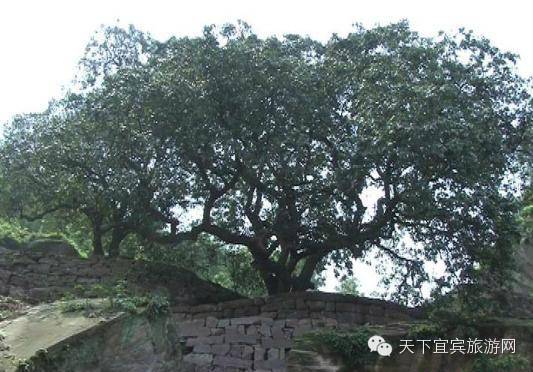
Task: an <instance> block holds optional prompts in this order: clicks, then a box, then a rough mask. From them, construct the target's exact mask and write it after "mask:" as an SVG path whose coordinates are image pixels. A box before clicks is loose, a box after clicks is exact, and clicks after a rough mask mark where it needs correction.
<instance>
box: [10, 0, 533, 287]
mask: <svg viewBox="0 0 533 372" xmlns="http://www.w3.org/2000/svg"><path fill="white" fill-rule="evenodd" d="M531 14H533V3H530V2H529V1H525V0H524V1H516V0H507V1H491V0H485V1H478V0H470V1H467V0H461V1H457V0H448V1H438V2H437V1H428V0H425V1H419V0H404V1H400V0H389V1H385V0H373V1H355V0H353V1H341V0H328V1H313V0H308V1H290V0H283V1H279V0H270V1H252V0H248V1H240V0H239V1H231V0H226V1H205V0H193V1H162V0H151V1H135V0H129V1H122V0H116V1H113V0H106V1H102V0H92V1H76V0H70V1H45V0H40V1H25V0H16V1H15V0H11V1H9V0H4V1H1V2H0V127H1V126H2V123H5V122H6V121H8V120H9V119H10V118H11V117H12V116H13V115H15V114H17V113H25V112H34V111H41V110H43V109H45V108H46V106H47V103H48V101H49V100H50V99H52V98H54V97H59V96H60V95H61V92H62V91H63V90H64V87H65V86H68V85H69V83H70V82H71V81H72V79H73V78H74V74H75V72H76V64H77V62H78V61H79V59H80V58H81V57H82V55H83V51H84V47H85V45H86V44H87V42H88V41H89V39H90V37H91V35H92V34H93V32H94V31H96V30H97V29H98V28H99V27H100V25H102V24H116V23H117V22H118V24H120V25H123V26H127V25H128V24H134V25H135V26H136V27H137V28H140V29H141V30H143V31H147V32H149V33H150V34H151V35H152V36H154V37H155V38H157V39H166V38H168V37H170V36H172V35H175V36H194V35H198V34H200V33H201V31H202V28H203V27H204V26H205V25H208V24H217V25H220V24H224V23H227V22H235V21H236V20H239V19H241V20H244V21H246V22H247V23H249V24H250V25H251V26H252V28H253V29H254V31H255V32H256V33H257V34H259V35H260V36H263V37H264V36H269V35H273V34H275V35H278V36H281V35H283V34H286V33H297V34H302V35H308V36H311V37H313V38H316V39H319V40H327V39H328V38H329V37H330V36H331V34H332V33H338V34H341V35H344V34H347V33H348V32H350V30H352V29H353V26H352V25H353V24H354V23H361V24H363V25H364V26H366V27H371V26H374V25H376V24H381V25H385V24H388V23H391V22H396V21H399V20H402V19H407V20H408V21H409V22H410V24H411V27H412V28H413V29H414V30H416V31H418V32H420V33H421V34H422V35H424V36H434V35H436V34H437V33H438V31H440V30H443V31H446V32H455V31H456V30H457V29H458V28H459V27H464V28H466V29H472V30H473V31H474V32H475V33H477V34H479V35H483V36H486V37H488V38H489V39H490V40H491V41H492V42H493V43H494V45H496V46H497V47H499V48H500V49H503V50H506V51H512V52H514V53H518V54H519V55H520V56H521V59H520V60H519V63H518V71H519V72H520V73H521V74H522V75H523V76H526V77H527V76H533V43H532V42H531V38H532V37H533V32H532V31H533V26H532V23H531ZM356 270H357V271H358V272H359V273H361V274H362V277H363V280H362V281H361V287H362V291H363V293H364V294H367V295H368V294H370V293H371V292H372V291H373V290H374V289H375V288H376V284H377V276H376V274H375V273H374V271H373V270H372V268H370V267H368V266H366V265H362V264H358V265H357V266H356ZM358 276H359V275H358ZM336 284H337V282H336V280H335V279H334V278H333V277H332V276H331V275H328V281H327V283H326V287H325V289H327V290H333V289H334V287H335V285H336Z"/></svg>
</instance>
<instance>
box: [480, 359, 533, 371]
mask: <svg viewBox="0 0 533 372" xmlns="http://www.w3.org/2000/svg"><path fill="white" fill-rule="evenodd" d="M529 366H530V362H529V360H528V359H527V358H526V357H524V356H521V355H502V356H488V355H481V356H478V357H477V358H476V359H475V360H474V363H473V365H472V368H471V370H470V371H471V372H501V371H509V372H526V371H530V369H529Z"/></svg>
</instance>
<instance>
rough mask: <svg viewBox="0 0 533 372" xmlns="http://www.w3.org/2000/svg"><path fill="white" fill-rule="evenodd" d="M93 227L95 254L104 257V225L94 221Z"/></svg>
mask: <svg viewBox="0 0 533 372" xmlns="http://www.w3.org/2000/svg"><path fill="white" fill-rule="evenodd" d="M92 225H93V254H94V255H95V256H103V255H104V248H103V246H102V223H101V221H92Z"/></svg>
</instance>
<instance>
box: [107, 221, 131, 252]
mask: <svg viewBox="0 0 533 372" xmlns="http://www.w3.org/2000/svg"><path fill="white" fill-rule="evenodd" d="M126 235H127V233H126V231H125V230H124V229H123V228H120V227H117V228H114V229H113V231H112V233H111V241H110V242H109V246H108V249H107V253H108V255H109V257H118V256H119V255H120V243H122V241H123V240H124V238H125V237H126Z"/></svg>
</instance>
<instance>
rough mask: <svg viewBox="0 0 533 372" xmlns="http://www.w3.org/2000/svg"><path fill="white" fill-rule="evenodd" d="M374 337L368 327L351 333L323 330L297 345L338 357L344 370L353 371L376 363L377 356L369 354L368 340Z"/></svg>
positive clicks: (305, 338)
mask: <svg viewBox="0 0 533 372" xmlns="http://www.w3.org/2000/svg"><path fill="white" fill-rule="evenodd" d="M372 335H373V334H372V333H371V332H370V331H369V330H368V329H367V328H366V327H361V328H358V329H356V330H351V331H338V330H321V331H316V332H311V333H309V334H307V335H305V336H302V338H301V339H300V340H295V342H296V345H299V346H304V345H305V346H304V347H307V348H310V349H312V350H315V351H317V352H326V353H330V354H333V355H334V356H338V357H339V358H340V359H341V360H342V363H343V366H344V368H345V369H344V370H346V371H352V370H353V369H354V368H360V367H363V366H367V365H372V364H373V363H375V361H376V359H377V354H376V353H371V352H369V349H368V339H369V338H370V337H371V336H372ZM296 345H295V346H296Z"/></svg>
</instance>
